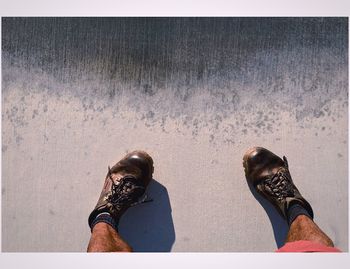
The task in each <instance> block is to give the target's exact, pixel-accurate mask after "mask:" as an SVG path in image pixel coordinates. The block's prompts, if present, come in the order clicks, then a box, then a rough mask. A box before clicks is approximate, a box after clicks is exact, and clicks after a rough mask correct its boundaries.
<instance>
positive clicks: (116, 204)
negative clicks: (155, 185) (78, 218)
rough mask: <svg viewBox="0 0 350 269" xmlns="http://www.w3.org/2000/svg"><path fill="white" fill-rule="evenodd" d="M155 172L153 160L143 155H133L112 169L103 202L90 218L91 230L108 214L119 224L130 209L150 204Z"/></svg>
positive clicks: (102, 197)
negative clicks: (92, 226) (100, 217)
mask: <svg viewBox="0 0 350 269" xmlns="http://www.w3.org/2000/svg"><path fill="white" fill-rule="evenodd" d="M153 170H154V169H153V160H152V158H151V157H150V156H149V155H148V154H147V153H146V152H143V151H133V152H131V153H129V154H127V155H126V156H125V157H124V158H123V159H122V160H120V161H119V162H118V163H117V164H116V165H114V166H113V167H112V168H110V167H108V172H107V176H106V179H105V183H104V186H103V189H102V192H101V195H100V198H99V199H98V201H97V205H96V207H95V209H94V210H93V211H92V212H91V214H90V216H89V226H90V227H91V224H92V222H93V221H94V220H95V218H96V216H97V215H99V214H100V213H104V212H107V213H109V214H110V215H111V217H112V218H113V219H114V220H115V221H116V223H118V222H119V219H120V217H121V216H122V214H123V213H124V212H125V211H126V210H127V209H128V208H129V207H131V206H134V205H136V204H140V203H143V202H146V201H147V200H146V199H147V196H146V195H145V190H146V187H147V186H148V184H149V183H150V181H151V179H152V174H153Z"/></svg>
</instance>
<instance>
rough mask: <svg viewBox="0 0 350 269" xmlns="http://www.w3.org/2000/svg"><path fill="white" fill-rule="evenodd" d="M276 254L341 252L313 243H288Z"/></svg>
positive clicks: (303, 241)
mask: <svg viewBox="0 0 350 269" xmlns="http://www.w3.org/2000/svg"><path fill="white" fill-rule="evenodd" d="M276 252H341V251H340V250H339V249H337V248H334V247H327V246H325V245H322V244H319V243H316V242H312V241H305V240H300V241H295V242H289V243H286V244H285V245H284V246H283V247H281V248H279V249H277V250H276Z"/></svg>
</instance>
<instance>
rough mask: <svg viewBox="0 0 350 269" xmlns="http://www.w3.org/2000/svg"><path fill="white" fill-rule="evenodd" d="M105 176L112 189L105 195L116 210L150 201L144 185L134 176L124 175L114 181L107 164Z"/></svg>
mask: <svg viewBox="0 0 350 269" xmlns="http://www.w3.org/2000/svg"><path fill="white" fill-rule="evenodd" d="M107 177H108V178H109V179H110V180H111V181H112V190H111V194H110V195H109V196H108V197H107V201H108V202H110V203H111V204H112V206H113V207H114V208H115V209H116V210H122V209H123V208H126V207H130V206H135V205H138V204H142V203H146V202H151V201H152V200H151V199H148V196H147V195H146V194H145V190H146V188H145V186H143V184H142V183H141V182H140V181H139V180H137V179H136V178H135V177H133V176H125V177H123V178H122V179H120V180H119V181H118V182H117V183H115V182H114V180H113V179H112V172H111V168H110V167H109V166H108V174H107Z"/></svg>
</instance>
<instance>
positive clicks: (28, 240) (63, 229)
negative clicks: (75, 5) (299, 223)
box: [1, 18, 348, 251]
mask: <svg viewBox="0 0 350 269" xmlns="http://www.w3.org/2000/svg"><path fill="white" fill-rule="evenodd" d="M347 40H348V20H347V18H98V19H96V18H80V19H76V18H3V19H2V191H1V194H2V250H3V251H85V249H86V245H87V242H88V240H89V234H90V232H89V229H88V226H87V217H88V214H89V213H90V211H91V209H92V208H93V206H94V205H95V202H96V200H97V198H98V195H99V193H100V188H101V187H102V182H103V179H104V176H105V173H106V170H107V166H108V165H112V164H114V163H115V162H116V161H118V160H119V159H120V158H121V157H122V156H123V155H124V154H125V152H127V151H131V150H133V149H144V150H146V151H148V152H149V153H150V154H151V156H153V158H154V161H155V174H154V179H155V181H154V183H153V184H152V185H151V186H150V188H149V190H148V192H149V194H150V195H151V196H152V197H153V199H154V202H153V203H148V204H143V205H140V206H138V207H135V208H132V209H130V210H129V211H128V212H127V214H126V215H125V217H124V218H123V219H122V222H121V227H120V232H121V234H122V235H123V236H124V237H125V239H126V240H127V241H128V242H130V243H131V245H132V246H133V247H134V249H135V250H136V251H273V250H274V249H275V248H276V247H277V246H280V245H281V244H283V239H284V237H285V233H286V231H287V226H286V224H285V223H284V222H283V221H282V220H281V219H280V217H279V216H278V215H277V214H276V213H275V212H274V210H273V209H272V208H271V207H269V206H268V205H266V204H264V201H260V202H261V204H262V205H260V204H259V203H258V202H257V201H256V200H255V198H254V196H253V195H252V193H251V192H250V190H249V187H248V186H247V183H246V180H245V177H244V171H243V168H242V156H243V154H244V152H245V150H247V149H248V148H249V147H251V146H255V145H260V146H264V147H267V148H269V149H270V150H272V151H274V152H275V153H277V154H279V155H286V156H287V157H288V160H289V163H290V170H291V174H292V176H293V179H294V181H295V182H296V184H297V186H298V188H299V189H300V190H301V192H302V194H303V195H304V196H305V197H306V198H307V199H308V200H309V201H310V203H311V204H312V206H313V208H314V211H315V221H316V222H317V223H318V224H319V225H320V227H321V228H322V229H323V230H324V231H325V232H326V233H327V234H329V236H330V237H331V238H332V239H333V240H334V242H335V244H336V245H337V246H338V247H340V248H341V249H342V250H344V251H347V250H348V172H347V171H348V168H347V166H348V140H347V138H348V129H347V128H348V91H347V90H348V41H347ZM264 208H265V210H266V211H267V212H265V210H264Z"/></svg>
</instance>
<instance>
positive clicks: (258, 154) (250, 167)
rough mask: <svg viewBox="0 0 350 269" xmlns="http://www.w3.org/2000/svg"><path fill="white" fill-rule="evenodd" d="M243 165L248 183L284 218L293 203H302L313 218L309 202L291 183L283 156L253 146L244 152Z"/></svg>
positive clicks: (285, 159)
mask: <svg viewBox="0 0 350 269" xmlns="http://www.w3.org/2000/svg"><path fill="white" fill-rule="evenodd" d="M243 167H244V170H245V175H246V178H247V181H248V183H249V184H252V186H253V187H254V188H255V190H256V191H257V192H258V193H259V194H261V195H262V196H263V197H265V198H266V199H267V200H268V201H270V202H271V203H272V204H273V205H274V206H275V207H276V209H277V210H278V212H279V213H280V214H281V216H282V217H283V218H284V219H287V210H288V209H289V208H290V206H291V205H292V204H294V203H299V204H300V205H302V206H303V207H304V208H305V209H306V210H307V211H308V213H309V214H310V216H311V217H312V218H313V211H312V208H311V206H310V204H309V203H308V202H307V201H306V200H305V199H304V198H303V197H302V196H301V194H300V192H299V190H298V189H297V187H296V186H295V185H294V183H293V180H292V178H291V175H290V173H289V169H288V162H287V158H286V157H285V156H283V160H282V159H281V158H280V157H278V156H277V155H275V154H274V153H272V152H271V151H269V150H267V149H265V148H261V147H255V148H252V149H249V150H248V151H247V152H246V153H245V155H244V157H243Z"/></svg>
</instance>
